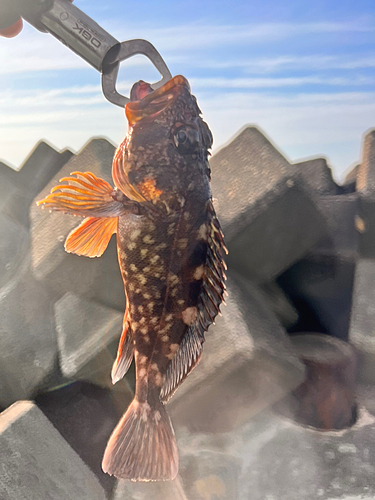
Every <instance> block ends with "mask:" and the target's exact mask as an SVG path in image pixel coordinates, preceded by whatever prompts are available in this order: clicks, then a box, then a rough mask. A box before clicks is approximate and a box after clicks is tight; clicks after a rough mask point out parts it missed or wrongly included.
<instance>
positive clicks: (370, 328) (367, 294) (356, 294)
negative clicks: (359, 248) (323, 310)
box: [349, 259, 375, 383]
mask: <svg viewBox="0 0 375 500" xmlns="http://www.w3.org/2000/svg"><path fill="white" fill-rule="evenodd" d="M374 304H375V261H374V260H373V259H359V260H358V262H357V266H356V270H355V281H354V291H353V306H352V317H351V322H350V333H349V340H350V342H351V343H352V344H353V345H354V347H355V348H356V349H357V350H358V353H359V360H358V376H359V379H360V380H362V381H364V382H369V383H375V308H374Z"/></svg>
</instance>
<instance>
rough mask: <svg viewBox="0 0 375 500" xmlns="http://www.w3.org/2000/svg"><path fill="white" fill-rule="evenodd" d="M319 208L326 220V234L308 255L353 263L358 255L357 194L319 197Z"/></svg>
mask: <svg viewBox="0 0 375 500" xmlns="http://www.w3.org/2000/svg"><path fill="white" fill-rule="evenodd" d="M319 207H320V209H321V211H322V213H323V214H324V216H325V218H326V221H327V229H328V234H327V236H325V237H323V238H322V239H321V240H320V241H319V242H318V243H317V244H316V245H314V247H313V248H311V249H310V251H309V253H312V254H319V255H332V256H337V257H338V258H339V259H340V260H347V261H351V262H354V261H355V260H356V259H357V258H358V255H359V254H358V251H359V249H358V245H359V232H358V229H357V227H356V219H357V214H358V209H359V200H358V194H357V193H349V194H340V195H336V196H331V195H328V196H320V198H319Z"/></svg>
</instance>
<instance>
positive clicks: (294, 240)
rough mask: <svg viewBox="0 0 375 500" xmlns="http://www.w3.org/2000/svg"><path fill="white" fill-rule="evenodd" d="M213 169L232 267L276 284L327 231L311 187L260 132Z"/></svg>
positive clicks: (219, 156)
mask: <svg viewBox="0 0 375 500" xmlns="http://www.w3.org/2000/svg"><path fill="white" fill-rule="evenodd" d="M210 165H211V168H212V192H213V195H214V197H215V198H217V199H218V205H217V210H218V214H219V219H220V222H221V224H222V226H223V230H224V234H225V237H226V242H227V244H228V248H229V255H228V265H230V266H231V267H232V268H233V269H237V270H239V271H240V272H241V273H243V274H245V275H247V276H248V277H249V278H251V279H253V280H256V281H260V282H265V281H271V280H272V279H274V278H275V277H276V276H277V275H279V274H280V273H281V272H282V271H284V270H285V269H287V268H288V267H289V266H290V265H291V264H293V262H295V261H297V260H298V259H299V258H301V257H302V256H303V255H304V254H305V253H306V252H307V250H308V249H309V248H310V247H311V246H312V245H313V244H314V243H316V242H317V241H318V239H319V238H320V237H322V236H323V234H324V233H325V230H326V224H325V221H324V218H323V217H322V215H321V214H320V212H319V211H318V209H317V207H316V203H315V201H314V200H313V199H312V198H311V196H312V194H311V193H310V192H309V191H308V186H306V184H305V183H304V182H303V180H302V179H301V178H300V177H299V175H298V173H297V171H296V169H295V168H294V167H293V166H291V165H290V164H289V163H288V162H287V160H286V159H285V158H284V157H283V156H282V155H281V154H280V153H279V152H278V151H277V150H276V149H275V148H274V147H273V145H272V144H271V143H270V142H269V141H268V140H267V139H266V137H265V136H264V135H263V134H262V133H261V132H260V131H259V130H258V129H256V128H254V127H248V128H246V129H245V130H243V131H242V132H241V133H240V134H239V135H238V136H237V137H236V138H235V139H234V140H233V141H232V142H231V143H230V144H229V145H228V146H226V147H225V148H223V149H221V150H220V151H219V152H218V153H216V154H215V155H214V156H213V158H212V159H211V161H210ZM297 207H298V209H297Z"/></svg>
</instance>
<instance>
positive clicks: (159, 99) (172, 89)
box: [125, 75, 190, 125]
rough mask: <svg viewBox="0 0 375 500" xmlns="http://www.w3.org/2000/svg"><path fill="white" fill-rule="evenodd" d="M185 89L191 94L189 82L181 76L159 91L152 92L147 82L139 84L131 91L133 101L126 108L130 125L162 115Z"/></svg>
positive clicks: (174, 78)
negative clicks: (146, 118)
mask: <svg viewBox="0 0 375 500" xmlns="http://www.w3.org/2000/svg"><path fill="white" fill-rule="evenodd" d="M185 88H187V89H188V91H189V92H190V85H189V82H188V81H187V80H186V78H185V77H183V76H181V75H177V76H175V77H173V78H172V79H171V80H169V81H168V82H167V83H165V84H164V85H163V86H162V87H160V88H159V89H157V90H152V88H151V85H149V84H148V83H146V82H143V81H140V82H137V83H136V84H134V86H133V88H132V90H131V94H130V95H131V99H132V100H131V101H130V102H128V103H127V105H126V106H125V113H126V117H127V119H128V121H129V125H134V124H135V123H136V122H138V121H140V120H142V119H143V118H145V117H154V116H155V115H157V114H159V113H161V112H162V111H163V110H164V109H165V108H166V107H167V106H169V104H171V102H173V101H174V100H175V99H176V97H177V96H178V95H180V94H181V93H182V92H183V90H184V89H185ZM133 99H135V100H133Z"/></svg>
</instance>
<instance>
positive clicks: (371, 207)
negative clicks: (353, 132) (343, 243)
mask: <svg viewBox="0 0 375 500" xmlns="http://www.w3.org/2000/svg"><path fill="white" fill-rule="evenodd" d="M357 191H358V192H359V197H360V206H359V213H358V219H357V228H358V230H359V231H360V243H359V249H360V254H361V257H363V258H366V259H369V258H375V130H371V131H370V132H368V133H367V134H366V135H365V137H364V141H363V148H362V161H361V164H360V165H359V168H358V173H357Z"/></svg>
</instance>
